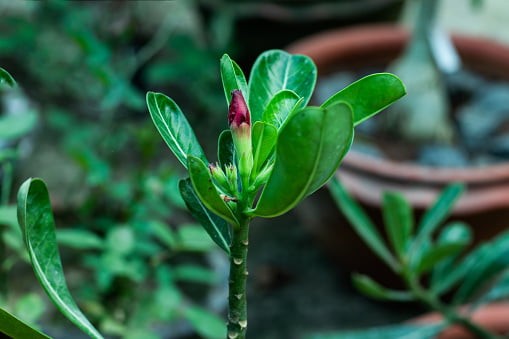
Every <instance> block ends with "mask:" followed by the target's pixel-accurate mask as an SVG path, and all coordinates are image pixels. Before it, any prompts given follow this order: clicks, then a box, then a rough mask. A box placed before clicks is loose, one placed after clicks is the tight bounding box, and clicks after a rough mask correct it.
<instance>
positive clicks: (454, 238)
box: [430, 222, 472, 294]
mask: <svg viewBox="0 0 509 339" xmlns="http://www.w3.org/2000/svg"><path fill="white" fill-rule="evenodd" d="M457 242H459V243H462V242H463V243H471V242H472V231H471V230H470V228H469V227H468V226H467V225H466V224H464V223H461V222H453V223H450V224H447V225H445V226H444V228H443V230H442V231H441V232H440V234H439V236H438V239H437V244H448V243H457ZM458 257H459V255H458V254H453V255H449V256H448V257H447V258H445V259H443V260H442V261H440V262H438V263H437V264H436V265H435V267H434V268H433V271H432V274H431V280H430V287H431V289H432V290H433V292H435V293H437V294H441V293H444V292H446V291H447V290H448V289H450V288H451V287H452V286H453V285H454V284H456V283H457V282H458V281H459V280H460V279H461V278H462V277H463V276H464V274H465V273H466V271H465V270H464V269H459V270H458V269H457V266H458V264H457V262H456V261H457V259H458Z"/></svg>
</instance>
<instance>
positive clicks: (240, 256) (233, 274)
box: [227, 216, 251, 339]
mask: <svg viewBox="0 0 509 339" xmlns="http://www.w3.org/2000/svg"><path fill="white" fill-rule="evenodd" d="M239 221H240V226H239V227H233V240H232V245H231V247H230V252H231V254H230V281H229V296H228V304H229V305H228V306H229V310H228V334H227V338H228V339H244V338H245V337H246V328H247V296H246V280H247V275H248V272H247V248H248V243H249V240H248V239H249V237H248V236H249V222H250V221H251V219H250V218H249V217H247V216H242V218H241V219H240V220H239Z"/></svg>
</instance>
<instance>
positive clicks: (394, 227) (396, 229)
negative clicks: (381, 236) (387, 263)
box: [383, 193, 414, 258]
mask: <svg viewBox="0 0 509 339" xmlns="http://www.w3.org/2000/svg"><path fill="white" fill-rule="evenodd" d="M383 218H384V225H385V231H386V232H387V236H388V238H389V241H390V242H391V244H392V247H393V248H394V251H395V252H396V254H397V255H398V256H399V257H400V258H404V257H405V256H406V251H407V248H408V245H409V242H410V237H411V235H412V230H413V228H414V219H413V213H412V208H411V207H410V204H409V203H408V201H407V200H406V199H405V198H404V197H403V196H402V195H401V194H398V193H385V194H384V196H383Z"/></svg>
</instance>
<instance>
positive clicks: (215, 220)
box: [179, 179, 231, 255]
mask: <svg viewBox="0 0 509 339" xmlns="http://www.w3.org/2000/svg"><path fill="white" fill-rule="evenodd" d="M179 190H180V194H181V195H182V198H183V199H184V202H185V203H186V206H187V208H188V209H189V212H190V213H191V215H192V216H193V217H194V218H195V219H196V220H197V221H198V222H199V223H200V224H201V225H202V226H203V228H204V229H205V231H207V233H208V234H209V236H210V237H211V238H212V240H214V242H215V243H216V244H217V245H218V246H219V247H221V248H222V249H223V250H224V251H225V252H226V253H227V254H228V255H229V254H230V244H231V230H230V227H229V226H228V224H227V223H226V221H224V220H223V219H222V218H220V217H219V216H217V215H215V214H214V213H212V212H211V211H209V210H208V209H207V208H206V207H205V206H204V205H203V204H202V202H201V201H200V199H199V198H198V196H197V195H196V193H195V191H194V188H193V185H192V183H191V180H190V179H184V180H181V181H180V182H179Z"/></svg>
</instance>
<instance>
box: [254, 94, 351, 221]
mask: <svg viewBox="0 0 509 339" xmlns="http://www.w3.org/2000/svg"><path fill="white" fill-rule="evenodd" d="M352 139H353V127H352V113H351V111H350V108H349V107H348V106H347V105H345V104H342V103H339V104H337V105H334V106H331V107H329V108H327V109H323V108H319V107H306V108H305V109H303V110H302V111H299V112H297V113H296V114H293V115H292V116H290V117H289V119H288V120H287V121H286V123H285V125H284V126H283V127H282V128H281V130H280V131H279V135H278V139H277V143H276V160H275V163H274V169H273V170H272V173H271V175H270V177H269V180H268V182H267V184H266V185H265V187H264V189H263V192H262V194H261V196H260V200H259V201H258V205H257V206H256V209H255V211H254V214H255V215H258V216H263V217H275V216H278V215H281V214H283V213H285V212H287V211H288V210H290V209H291V208H293V207H294V206H295V205H297V204H298V203H299V202H300V201H301V200H302V199H304V198H305V197H306V196H307V195H309V194H311V193H313V192H314V191H316V190H317V189H318V188H320V187H321V186H322V185H324V184H325V183H326V182H327V181H328V180H329V179H330V178H331V177H332V175H333V174H334V172H335V171H336V169H337V167H338V166H339V163H340V162H341V160H342V159H343V156H344V155H345V154H346V152H347V151H348V149H349V148H350V145H351V142H352Z"/></svg>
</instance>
